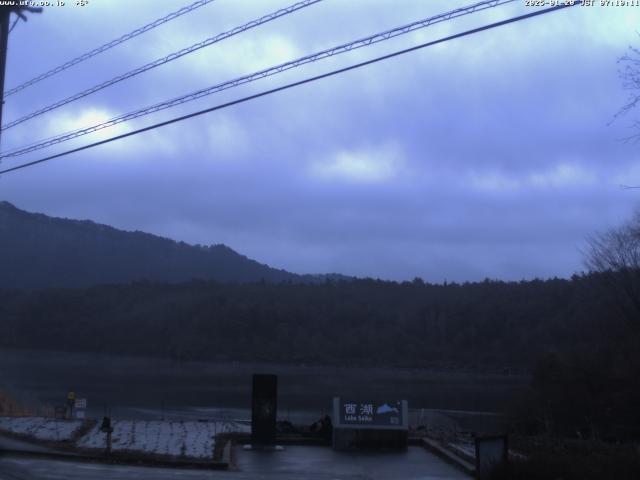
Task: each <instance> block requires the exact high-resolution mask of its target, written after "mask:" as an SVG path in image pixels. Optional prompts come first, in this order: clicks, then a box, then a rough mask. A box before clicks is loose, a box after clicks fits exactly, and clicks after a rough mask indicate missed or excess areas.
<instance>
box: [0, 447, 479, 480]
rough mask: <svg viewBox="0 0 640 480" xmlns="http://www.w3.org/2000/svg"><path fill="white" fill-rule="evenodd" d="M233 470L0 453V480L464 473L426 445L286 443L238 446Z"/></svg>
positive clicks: (435, 478) (409, 478) (353, 478)
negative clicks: (393, 449) (344, 448)
mask: <svg viewBox="0 0 640 480" xmlns="http://www.w3.org/2000/svg"><path fill="white" fill-rule="evenodd" d="M236 458H237V467H236V469H235V470H234V471H207V470H190V469H175V468H147V467H135V466H125V465H104V464H97V463H81V462H67V461H58V460H44V459H36V458H17V457H10V456H4V457H0V480H63V479H64V480H67V479H69V480H84V479H91V480H94V479H95V480H116V479H118V480H167V479H184V480H191V479H193V480H196V479H202V480H233V479H235V480H249V479H252V480H274V479H279V478H284V479H296V480H298V479H299V480H365V479H371V480H392V479H393V480H395V479H403V480H458V479H467V478H469V477H467V476H466V475H465V474H463V473H462V472H460V471H458V470H457V469H456V468H454V467H452V466H451V465H449V464H447V463H445V462H443V461H442V460H440V459H439V458H438V457H436V456H434V455H433V454H431V453H429V452H428V451H426V450H424V449H422V448H421V447H411V448H409V450H408V451H407V452H404V453H381V454H374V453H369V454H364V453H360V454H345V453H339V452H334V451H333V450H331V449H330V448H318V447H301V446H287V447H285V449H284V450H283V451H277V452H260V451H246V450H243V449H242V448H237V449H236Z"/></svg>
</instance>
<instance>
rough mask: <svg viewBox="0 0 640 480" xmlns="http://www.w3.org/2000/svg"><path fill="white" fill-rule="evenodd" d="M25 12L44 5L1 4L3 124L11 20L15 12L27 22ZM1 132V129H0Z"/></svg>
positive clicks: (0, 122) (0, 39) (0, 63)
mask: <svg viewBox="0 0 640 480" xmlns="http://www.w3.org/2000/svg"><path fill="white" fill-rule="evenodd" d="M25 12H30V13H40V12H42V7H37V8H36V7H26V6H23V5H19V3H18V2H15V5H3V6H0V125H2V107H3V106H4V73H5V69H6V65H7V45H8V43H9V20H10V17H11V14H12V13H15V14H16V15H18V17H20V18H21V19H22V20H24V21H25V22H26V21H27V16H26V15H25V14H24V13H25ZM0 134H1V130H0Z"/></svg>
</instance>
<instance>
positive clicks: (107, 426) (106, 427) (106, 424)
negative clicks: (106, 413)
mask: <svg viewBox="0 0 640 480" xmlns="http://www.w3.org/2000/svg"><path fill="white" fill-rule="evenodd" d="M100 431H101V432H104V433H106V434H107V454H110V453H111V434H112V433H113V427H112V426H111V417H104V418H103V419H102V425H101V426H100Z"/></svg>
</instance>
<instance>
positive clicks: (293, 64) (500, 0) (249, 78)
mask: <svg viewBox="0 0 640 480" xmlns="http://www.w3.org/2000/svg"><path fill="white" fill-rule="evenodd" d="M514 1H516V0H485V1H482V2H479V3H475V4H473V5H470V6H467V7H462V8H457V9H455V10H451V11H448V12H445V13H441V14H439V15H435V16H432V17H429V18H425V19H422V20H418V21H415V22H412V23H409V24H407V25H403V26H401V27H396V28H393V29H391V30H386V31H384V32H380V33H376V34H374V35H370V36H368V37H364V38H361V39H359V40H355V41H352V42H349V43H345V44H342V45H338V46H336V47H332V48H329V49H326V50H322V51H320V52H316V53H313V54H311V55H306V56H304V57H300V58H298V59H295V60H291V61H289V62H285V63H282V64H280V65H276V66H273V67H269V68H266V69H264V70H260V71H257V72H254V73H251V74H249V75H244V76H242V77H239V78H236V79H233V80H228V81H225V82H222V83H219V84H217V85H213V86H210V87H207V88H204V89H201V90H197V91H195V92H192V93H189V94H186V95H182V96H180V97H177V98H173V99H171V100H166V101H164V102H161V103H157V104H155V105H151V106H149V107H145V108H142V109H139V110H136V111H133V112H129V113H127V114H124V115H120V116H118V117H114V118H112V119H110V120H107V121H106V122H103V123H100V124H96V125H92V126H90V127H86V128H81V129H78V130H74V131H72V132H67V133H64V134H61V135H59V136H56V137H54V138H52V139H48V140H45V141H42V142H40V143H36V144H35V145H31V146H25V147H19V148H17V149H14V150H10V151H7V152H3V153H2V154H0V159H3V158H10V157H16V156H20V155H24V154H26V153H30V152H33V151H36V150H40V149H42V148H46V147H49V146H52V145H56V144H58V143H61V142H64V141H67V140H71V139H73V138H77V137H80V136H83V135H87V134H89V133H93V132H96V131H98V130H102V129H104V128H108V127H111V126H114V125H117V124H119V123H122V122H126V121H129V120H133V119H135V118H138V117H142V116H145V115H149V114H151V113H155V112H159V111H161V110H165V109H167V108H171V107H174V106H176V105H180V104H183V103H186V102H190V101H193V100H197V99H199V98H202V97H205V96H207V95H211V94H213V93H217V92H221V91H223V90H227V89H229V88H234V87H237V86H240V85H243V84H246V83H250V82H253V81H255V80H259V79H261V78H265V77H269V76H272V75H276V74H278V73H282V72H284V71H286V70H291V69H293V68H297V67H300V66H302V65H305V64H307V63H311V62H315V61H318V60H322V59H324V58H328V57H332V56H335V55H339V54H342V53H346V52H350V51H352V50H355V49H358V48H362V47H367V46H369V45H372V44H375V43H379V42H382V41H385V40H389V39H390V38H394V37H397V36H399V35H405V34H408V33H410V32H413V31H415V30H418V29H421V28H426V27H428V26H430V25H434V24H436V23H440V22H444V21H447V20H451V19H453V18H457V17H461V16H463V15H469V14H471V13H475V12H478V11H482V10H486V9H488V8H493V7H496V6H499V5H504V4H507V3H512V2H514Z"/></svg>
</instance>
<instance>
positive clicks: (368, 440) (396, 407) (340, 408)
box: [333, 397, 409, 450]
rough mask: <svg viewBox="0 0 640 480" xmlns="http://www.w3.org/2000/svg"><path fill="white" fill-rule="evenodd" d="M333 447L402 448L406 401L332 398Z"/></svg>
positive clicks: (404, 444) (405, 438)
mask: <svg viewBox="0 0 640 480" xmlns="http://www.w3.org/2000/svg"><path fill="white" fill-rule="evenodd" d="M333 418H334V419H336V420H335V422H334V425H333V448H334V449H335V450H348V449H351V448H388V449H399V450H405V449H406V448H407V446H408V439H409V424H408V419H409V416H408V405H407V401H406V400H387V401H374V400H366V401H362V400H352V399H343V398H340V397H335V398H334V399H333Z"/></svg>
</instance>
